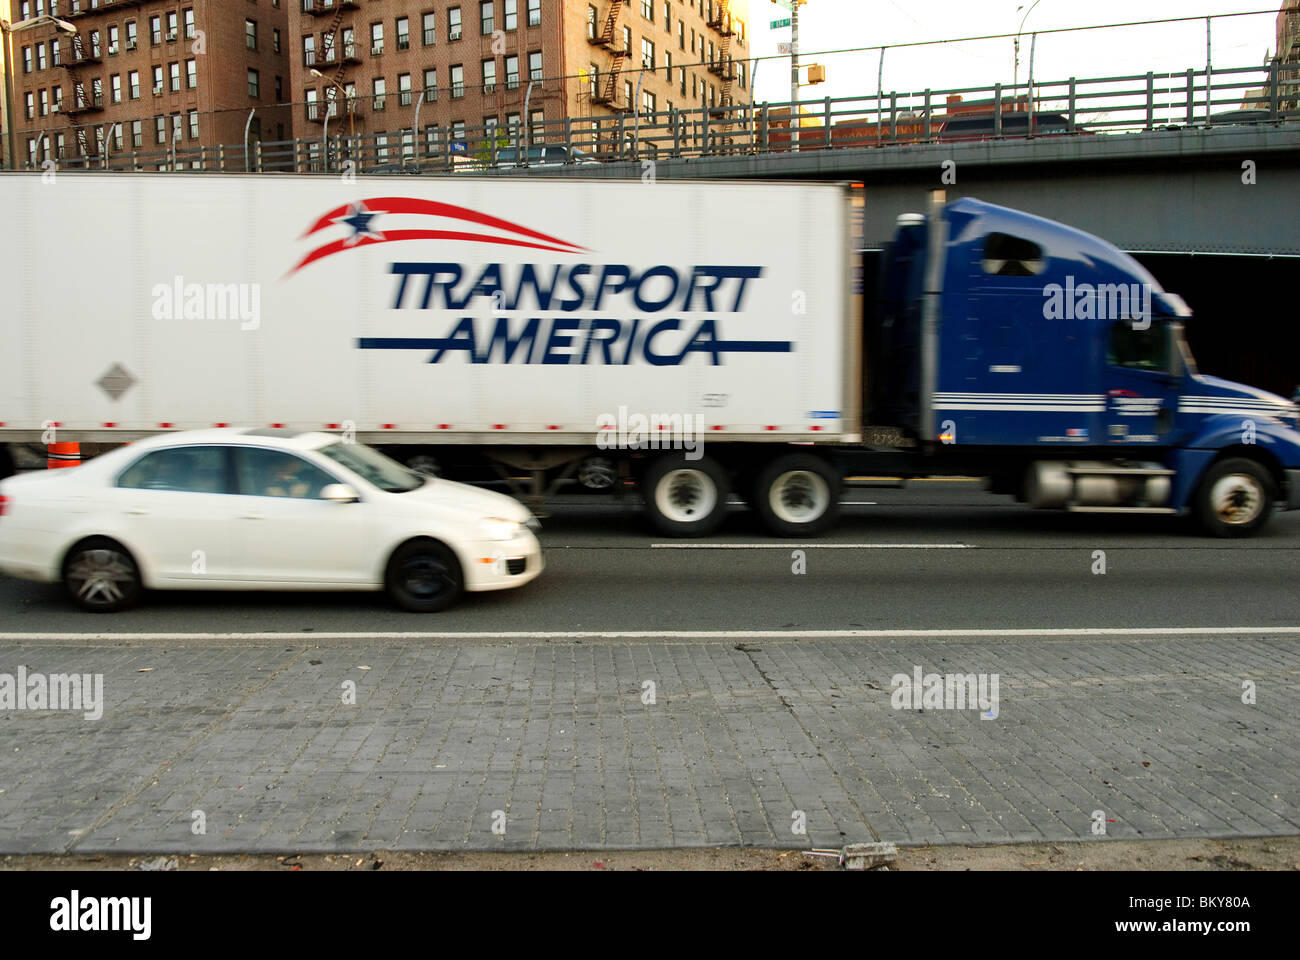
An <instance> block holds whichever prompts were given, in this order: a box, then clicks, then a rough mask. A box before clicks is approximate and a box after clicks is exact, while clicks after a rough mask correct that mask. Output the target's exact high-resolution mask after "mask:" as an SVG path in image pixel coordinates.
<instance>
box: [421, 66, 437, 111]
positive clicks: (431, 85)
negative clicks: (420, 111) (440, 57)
mask: <svg viewBox="0 0 1300 960" xmlns="http://www.w3.org/2000/svg"><path fill="white" fill-rule="evenodd" d="M437 99H438V70H437V68H436V67H430V68H429V69H427V70H425V71H424V102H425V103H433V102H434V101H435V100H437Z"/></svg>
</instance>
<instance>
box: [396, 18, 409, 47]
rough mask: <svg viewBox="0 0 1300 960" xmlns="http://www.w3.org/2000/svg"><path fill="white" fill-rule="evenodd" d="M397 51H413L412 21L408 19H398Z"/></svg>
mask: <svg viewBox="0 0 1300 960" xmlns="http://www.w3.org/2000/svg"><path fill="white" fill-rule="evenodd" d="M397 49H398V50H410V49H411V21H410V19H408V18H407V17H398V18H397Z"/></svg>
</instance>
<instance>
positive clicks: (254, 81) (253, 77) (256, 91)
mask: <svg viewBox="0 0 1300 960" xmlns="http://www.w3.org/2000/svg"><path fill="white" fill-rule="evenodd" d="M260 91H261V83H260V81H259V78H258V73H257V71H256V70H254V69H252V68H251V67H250V68H249V71H248V95H249V96H250V97H254V98H256V97H260V96H261V95H262V94H261V92H260Z"/></svg>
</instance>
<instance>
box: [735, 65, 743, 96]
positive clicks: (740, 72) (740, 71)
mask: <svg viewBox="0 0 1300 960" xmlns="http://www.w3.org/2000/svg"><path fill="white" fill-rule="evenodd" d="M736 82H737V83H739V84H740V89H741V90H744V89H745V63H744V61H743V60H742V61H740V62H739V63H737V64H736Z"/></svg>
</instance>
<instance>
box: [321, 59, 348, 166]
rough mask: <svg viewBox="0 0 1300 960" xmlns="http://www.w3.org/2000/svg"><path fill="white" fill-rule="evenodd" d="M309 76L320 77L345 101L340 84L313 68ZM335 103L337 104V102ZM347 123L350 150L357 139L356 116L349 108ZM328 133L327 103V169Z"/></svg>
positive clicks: (344, 92)
mask: <svg viewBox="0 0 1300 960" xmlns="http://www.w3.org/2000/svg"><path fill="white" fill-rule="evenodd" d="M311 75H312V76H313V77H320V78H321V79H322V80H324V81H325V82H326V83H328V84H329V85H330V86H332V87H333V88H334V89H335V90H337V91H338V92H339V93H340V94H341V95H342V97H343V100H344V101H345V102H346V101H347V99H348V92H347V91H346V90H344V89H343V86H342V84H340V83H339V82H338V81H337V80H332V79H330V78H329V77H327V76H325V74H323V73H321V72H320V71H319V70H317V69H315V68H312V71H311ZM335 102H336V103H337V102H338V101H335ZM348 121H349V123H348V127H349V131H350V132H349V134H348V141H349V149H351V144H352V142H353V141H355V140H356V139H357V115H356V114H355V113H353V111H352V110H351V108H350V107H349V109H348ZM329 131H330V105H329V104H328V103H327V104H326V105H325V143H324V149H325V157H324V160H325V164H326V167H328V165H329V153H330V141H329Z"/></svg>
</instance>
